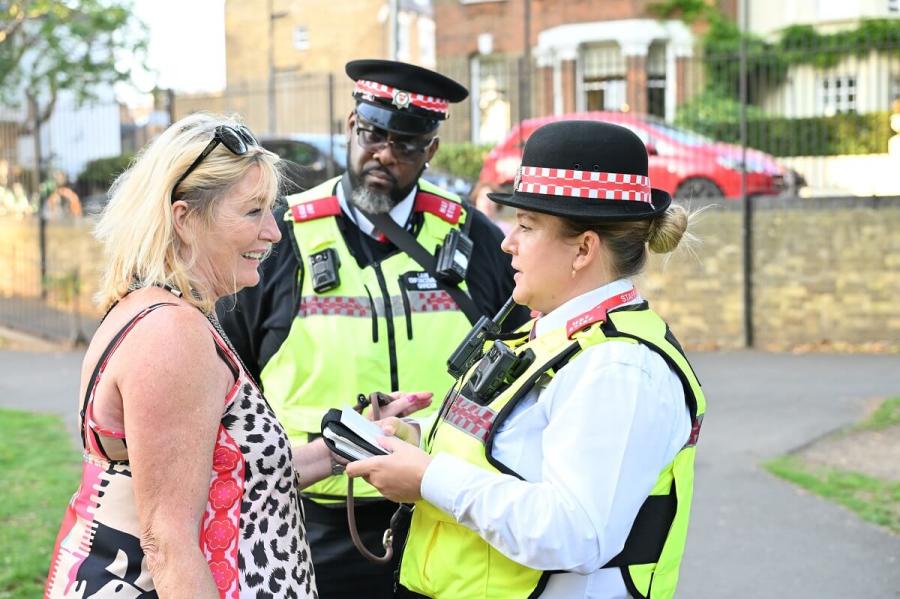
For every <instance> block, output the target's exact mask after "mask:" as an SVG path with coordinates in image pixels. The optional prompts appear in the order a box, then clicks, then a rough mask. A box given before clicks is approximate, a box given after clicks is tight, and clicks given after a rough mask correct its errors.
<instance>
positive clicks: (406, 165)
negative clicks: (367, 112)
mask: <svg viewBox="0 0 900 599" xmlns="http://www.w3.org/2000/svg"><path fill="white" fill-rule="evenodd" d="M359 127H362V128H363V129H368V130H371V131H374V132H375V133H376V136H380V135H387V136H388V137H389V139H390V140H392V141H394V142H401V143H402V142H412V143H413V144H416V145H419V146H423V147H424V151H422V152H417V153H415V154H414V155H413V156H409V157H398V156H397V154H396V151H395V149H394V146H393V145H392V144H390V143H385V144H382V147H380V148H376V149H366V148H364V147H363V146H362V145H361V143H360V135H361V134H360V133H359V131H358V128H359ZM362 135H368V134H367V133H366V132H364V133H363V134H362ZM431 138H432V135H425V136H419V137H417V136H405V135H396V134H394V133H390V134H388V133H387V132H385V131H384V130H381V129H378V128H377V127H375V126H374V125H372V124H371V123H367V122H365V121H363V120H362V119H360V117H359V116H358V115H357V114H356V113H355V112H354V113H352V114H350V116H349V117H348V119H347V142H348V143H347V155H348V156H347V168H348V170H349V172H350V181H351V183H352V184H353V187H354V189H359V188H364V189H365V190H366V191H368V192H370V193H371V194H373V195H376V196H381V197H382V198H384V199H385V200H386V201H387V203H389V204H390V205H391V206H392V205H394V204H396V203H397V202H399V201H400V200H402V199H403V198H404V197H406V195H407V194H408V193H409V192H410V190H411V189H412V188H413V186H414V185H415V184H416V181H418V179H419V176H420V175H421V174H422V171H423V170H424V169H425V163H426V162H428V161H429V160H431V158H432V157H433V156H434V153H435V152H436V151H437V148H438V143H439V142H438V140H436V139H435V140H434V142H433V143H431V144H428V142H429V140H430V139H431ZM426 144H428V145H426ZM363 207H364V208H365V206H363Z"/></svg>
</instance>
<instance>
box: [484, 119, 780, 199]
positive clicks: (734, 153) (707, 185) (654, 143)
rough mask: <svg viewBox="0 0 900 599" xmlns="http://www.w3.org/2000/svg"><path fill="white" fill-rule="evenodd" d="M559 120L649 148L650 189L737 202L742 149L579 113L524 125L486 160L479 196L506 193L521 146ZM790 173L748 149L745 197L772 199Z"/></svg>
mask: <svg viewBox="0 0 900 599" xmlns="http://www.w3.org/2000/svg"><path fill="white" fill-rule="evenodd" d="M559 120H589V121H606V122H608V123H615V124H617V125H622V126H624V127H628V128H629V129H631V130H632V131H634V132H635V133H636V134H637V136H638V137H640V138H641V139H642V140H643V142H644V144H645V145H646V146H647V152H648V154H649V155H650V156H649V166H650V173H649V175H650V184H651V185H652V186H653V187H657V188H659V189H663V190H665V191H668V192H669V193H671V194H672V195H673V196H674V197H675V198H679V199H688V198H693V197H712V198H723V197H725V198H739V197H740V195H741V171H740V164H741V148H740V146H736V145H732V144H726V143H719V142H716V141H713V140H711V139H709V138H706V137H704V136H702V135H700V134H697V133H694V132H692V131H688V130H685V129H680V128H678V127H675V126H673V125H671V124H669V123H666V122H665V121H662V120H660V119H657V118H655V117H652V116H638V115H636V114H632V113H627V112H583V113H576V114H567V115H561V116H548V117H540V118H534V119H529V120H526V121H523V122H522V123H521V125H516V126H514V127H513V128H512V130H511V131H510V132H509V134H508V135H507V136H506V137H505V138H504V139H503V141H502V142H500V143H499V144H497V146H495V147H494V148H493V149H492V150H491V151H490V152H489V153H488V155H487V158H486V159H485V161H484V166H483V167H482V169H481V175H480V176H479V178H478V191H479V192H482V193H481V194H480V195H483V192H485V191H492V190H493V191H500V190H504V189H505V190H509V189H511V187H512V182H513V180H514V179H515V176H516V171H517V169H518V168H519V165H520V163H521V160H522V147H524V145H525V141H526V140H527V139H528V137H529V136H530V135H531V134H532V133H533V132H534V130H535V129H537V128H538V127H540V126H542V125H546V124H547V123H551V122H554V121H559ZM786 175H788V172H787V171H786V170H785V169H784V168H782V167H781V166H779V165H778V164H777V163H776V162H775V159H774V158H773V157H772V156H769V155H768V154H765V153H763V152H760V151H759V150H753V149H749V148H748V149H747V193H748V194H751V195H774V194H778V193H781V192H782V191H783V190H784V187H785V176H786Z"/></svg>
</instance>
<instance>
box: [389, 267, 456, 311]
mask: <svg viewBox="0 0 900 599" xmlns="http://www.w3.org/2000/svg"><path fill="white" fill-rule="evenodd" d="M401 282H402V285H403V289H404V290H405V291H406V297H407V298H408V299H409V308H410V310H411V311H412V312H444V311H447V310H459V306H457V305H456V301H454V299H453V297H452V296H451V295H450V294H449V293H447V292H446V291H444V290H443V289H441V288H440V287H438V283H437V281H436V280H435V279H434V277H432V276H431V275H430V274H428V273H427V272H414V271H413V272H408V273H406V274H404V275H403V276H402V277H401Z"/></svg>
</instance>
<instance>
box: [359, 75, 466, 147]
mask: <svg viewBox="0 0 900 599" xmlns="http://www.w3.org/2000/svg"><path fill="white" fill-rule="evenodd" d="M344 68H345V70H346V71H347V75H348V76H349V77H350V78H351V79H353V80H354V81H356V86H355V87H354V88H353V97H354V98H356V100H357V106H356V112H357V114H359V116H361V117H362V118H364V119H365V120H367V121H368V122H370V123H372V124H373V125H375V126H376V127H379V128H381V129H384V130H386V131H393V132H394V133H400V134H404V135H422V134H424V133H431V132H432V131H434V130H435V129H437V128H438V125H440V123H441V121H443V120H445V119H447V118H448V117H449V116H450V103H451V102H460V101H462V100H465V99H466V98H467V97H468V95H469V90H467V89H466V88H465V87H463V86H462V85H460V84H459V83H457V82H456V81H454V80H453V79H450V78H449V77H445V76H443V75H441V74H440V73H435V72H434V71H429V70H428V69H425V68H422V67H418V66H416V65H413V64H407V63H405V62H396V61H393V60H351V61H350V62H348V63H347V65H346V67H344Z"/></svg>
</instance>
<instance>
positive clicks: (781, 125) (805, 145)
mask: <svg viewBox="0 0 900 599" xmlns="http://www.w3.org/2000/svg"><path fill="white" fill-rule="evenodd" d="M691 104H692V103H691ZM748 108H750V107H748ZM731 112H732V111H726V112H725V113H723V115H722V116H721V117H719V118H716V117H715V116H713V115H712V114H711V111H703V110H700V109H697V108H696V107H694V106H691V105H685V109H684V110H679V113H678V117H677V118H676V121H677V122H678V124H680V125H682V126H684V127H687V128H689V129H692V130H694V131H696V132H698V133H702V134H704V135H707V136H709V137H711V138H713V139H715V140H718V141H723V142H728V143H740V121H739V119H738V118H735V117H734V116H733V114H731ZM747 117H748V119H747V145H748V146H750V147H751V148H756V149H757V150H762V151H763V152H767V153H769V154H772V155H773V156H783V157H786V156H836V155H841V154H884V153H885V152H887V144H888V139H890V137H891V136H892V135H893V131H892V130H891V127H890V113H888V112H871V113H868V114H855V113H847V114H837V115H834V116H827V117H826V116H819V117H805V118H786V117H764V116H762V115H761V114H760V113H759V110H758V109H756V110H749V111H748V114H747Z"/></svg>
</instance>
